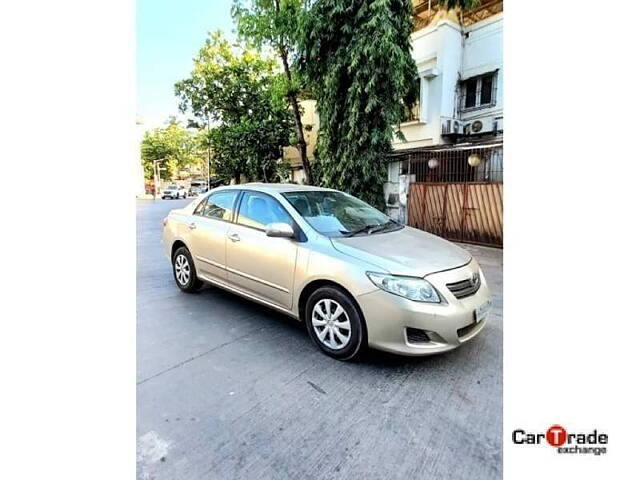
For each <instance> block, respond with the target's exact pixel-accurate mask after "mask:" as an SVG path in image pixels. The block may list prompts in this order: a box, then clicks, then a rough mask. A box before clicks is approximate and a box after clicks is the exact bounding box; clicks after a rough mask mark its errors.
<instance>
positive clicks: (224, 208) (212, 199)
mask: <svg viewBox="0 0 640 480" xmlns="http://www.w3.org/2000/svg"><path fill="white" fill-rule="evenodd" d="M237 194H238V192H236V191H227V192H218V193H214V194H213V195H209V196H208V197H207V199H206V200H204V201H203V202H202V203H201V204H200V205H198V208H196V210H195V212H194V213H195V214H196V215H203V216H205V217H209V218H219V219H221V220H227V221H231V215H232V213H233V202H234V200H235V199H236V195H237Z"/></svg>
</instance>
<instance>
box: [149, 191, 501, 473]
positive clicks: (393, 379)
mask: <svg viewBox="0 0 640 480" xmlns="http://www.w3.org/2000/svg"><path fill="white" fill-rule="evenodd" d="M186 203H187V202H185V201H183V200H165V201H156V202H154V201H149V200H146V201H144V200H141V201H138V219H137V223H138V234H137V236H138V239H137V241H138V273H137V284H138V296H137V307H138V320H137V322H138V325H137V348H138V364H137V381H138V386H137V413H138V419H137V427H138V478H140V479H180V480H188V479H216V480H217V479H287V478H292V479H365V478H366V479H396V478H397V479H414V478H420V479H422V478H424V479H431V480H434V479H456V480H459V479H473V480H479V479H488V478H501V477H502V252H501V251H500V250H495V249H490V248H482V247H471V246H466V247H465V248H468V249H469V250H470V251H471V252H472V253H473V254H474V255H475V256H476V258H477V259H478V261H479V262H480V264H481V265H482V267H483V270H484V272H485V275H486V276H487V279H488V281H489V283H490V285H491V287H492V289H493V292H494V309H493V312H492V314H491V316H490V318H489V320H488V325H487V327H486V328H485V330H484V331H483V333H482V334H481V335H479V336H478V337H476V338H475V339H474V340H473V341H472V342H470V343H468V344H466V345H464V346H462V347H461V348H459V349H457V350H455V351H453V352H449V353H446V354H443V355H439V356H435V357H427V358H418V359H415V358H404V357H397V356H392V355H388V354H382V353H377V352H374V353H371V354H369V355H368V358H366V359H365V360H364V361H362V362H360V363H343V362H339V361H335V360H332V359H330V358H329V357H326V356H325V355H323V354H321V353H320V352H319V351H318V350H317V349H316V347H315V346H314V345H313V344H312V342H311V340H310V339H309V338H308V337H307V334H306V331H305V330H304V328H303V326H302V325H301V324H299V323H298V322H296V321H295V320H293V319H290V318H289V317H286V316H284V315H282V314H279V313H274V312H273V311H271V310H269V309H267V308H264V307H261V306H258V305H255V304H253V303H251V302H249V301H246V300H243V299H241V298H238V297H236V296H234V295H232V294H229V293H226V292H225V291H222V290H220V289H217V288H211V287H209V288H205V289H204V290H202V291H201V292H199V293H197V294H193V295H188V294H184V293H180V292H179V291H178V289H177V288H176V286H175V284H174V282H173V278H172V276H171V267H170V264H169V263H168V261H167V260H166V259H165V258H164V255H163V253H162V247H161V243H160V237H161V228H162V218H164V216H165V215H166V213H167V212H168V211H169V210H170V209H171V208H177V207H178V206H181V205H184V204H186Z"/></svg>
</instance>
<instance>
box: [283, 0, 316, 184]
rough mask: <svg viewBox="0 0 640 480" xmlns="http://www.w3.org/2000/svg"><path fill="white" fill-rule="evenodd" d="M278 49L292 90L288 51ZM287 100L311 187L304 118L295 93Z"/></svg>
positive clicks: (311, 178)
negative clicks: (291, 110) (291, 111)
mask: <svg viewBox="0 0 640 480" xmlns="http://www.w3.org/2000/svg"><path fill="white" fill-rule="evenodd" d="M275 6H276V12H280V1H279V0H276V2H275ZM278 49H279V51H280V58H281V59H282V66H283V67H284V73H285V75H286V76H287V82H288V83H289V88H290V87H291V85H292V84H293V81H292V78H291V69H290V68H289V58H288V54H287V49H286V47H285V46H284V45H283V44H282V43H280V45H278ZM287 98H288V99H289V103H290V104H291V108H292V109H293V118H294V120H295V122H296V136H297V137H298V151H299V152H300V160H302V168H304V173H305V175H306V176H307V183H308V184H309V185H313V177H312V175H311V164H310V163H309V158H308V157H307V141H306V140H305V139H304V125H302V116H301V114H300V105H298V97H297V95H296V94H295V93H294V92H293V91H291V90H288V91H287Z"/></svg>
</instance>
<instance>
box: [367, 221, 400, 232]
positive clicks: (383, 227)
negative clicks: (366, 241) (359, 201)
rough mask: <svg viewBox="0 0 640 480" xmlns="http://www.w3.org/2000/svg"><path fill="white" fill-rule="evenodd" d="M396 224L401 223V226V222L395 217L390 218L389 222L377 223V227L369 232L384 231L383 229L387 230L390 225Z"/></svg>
mask: <svg viewBox="0 0 640 480" xmlns="http://www.w3.org/2000/svg"><path fill="white" fill-rule="evenodd" d="M394 225H399V226H401V224H400V223H399V222H396V221H395V220H394V219H393V218H390V219H389V220H388V221H387V222H385V223H383V224H381V225H377V226H376V227H375V229H373V230H371V231H370V232H369V233H378V232H382V231H383V230H386V229H387V228H389V227H392V226H394Z"/></svg>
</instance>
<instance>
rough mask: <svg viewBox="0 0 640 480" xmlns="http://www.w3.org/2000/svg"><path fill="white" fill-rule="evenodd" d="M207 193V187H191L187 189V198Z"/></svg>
mask: <svg viewBox="0 0 640 480" xmlns="http://www.w3.org/2000/svg"><path fill="white" fill-rule="evenodd" d="M206 191H207V187H202V186H198V185H191V186H190V187H189V196H190V197H197V196H198V195H200V194H202V193H204V192H206Z"/></svg>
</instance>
